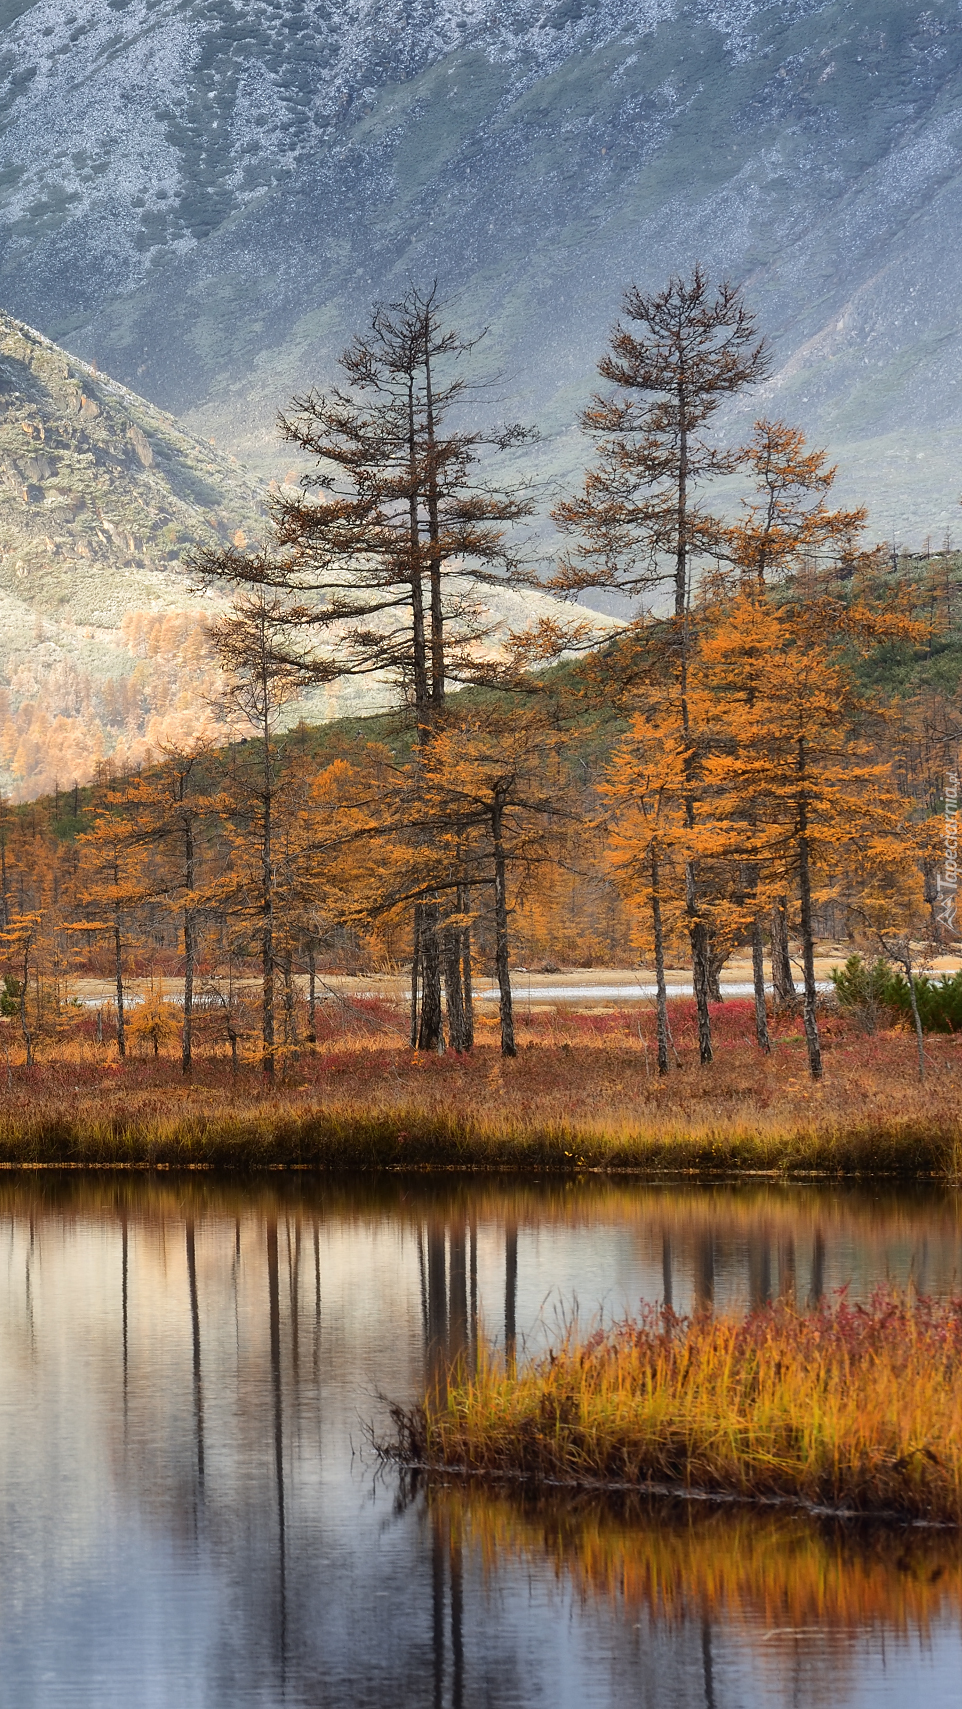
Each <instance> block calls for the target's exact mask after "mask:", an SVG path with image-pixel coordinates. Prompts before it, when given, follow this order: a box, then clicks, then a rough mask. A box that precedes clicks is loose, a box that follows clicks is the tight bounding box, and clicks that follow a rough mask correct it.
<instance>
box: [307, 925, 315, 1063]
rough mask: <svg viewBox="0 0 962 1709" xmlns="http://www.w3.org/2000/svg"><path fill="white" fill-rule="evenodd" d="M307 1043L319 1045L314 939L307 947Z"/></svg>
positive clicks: (310, 940)
mask: <svg viewBox="0 0 962 1709" xmlns="http://www.w3.org/2000/svg"><path fill="white" fill-rule="evenodd" d="M307 1042H308V1044H316V1043H317V962H316V960H315V956H314V940H313V938H311V939H309V940H308V945H307Z"/></svg>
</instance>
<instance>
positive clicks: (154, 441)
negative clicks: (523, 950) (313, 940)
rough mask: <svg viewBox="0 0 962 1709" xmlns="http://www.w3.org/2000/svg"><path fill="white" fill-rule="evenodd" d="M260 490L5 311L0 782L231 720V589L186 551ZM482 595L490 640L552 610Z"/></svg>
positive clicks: (545, 599) (348, 701)
mask: <svg viewBox="0 0 962 1709" xmlns="http://www.w3.org/2000/svg"><path fill="white" fill-rule="evenodd" d="M265 496H266V495H264V494H263V493H262V492H260V491H259V490H258V489H256V488H255V487H254V485H253V484H252V483H251V481H250V480H249V479H248V478H247V477H246V476H245V474H244V472H243V471H242V470H241V469H240V468H239V466H238V465H237V463H236V461H235V460H233V459H229V458H227V457H225V456H223V455H221V454H220V453H219V452H218V451H217V450H216V449H214V448H213V447H211V446H209V445H207V444H204V443H203V442H201V441H199V440H197V439H195V438H193V437H192V436H191V435H190V434H187V433H185V432H183V431H182V430H181V429H180V428H179V427H178V425H177V423H176V422H175V421H174V420H173V419H172V418H171V417H170V416H168V415H165V414H163V413H162V412H161V411H159V410H157V409H155V408H154V407H153V406H152V405H151V404H149V403H147V402H146V401H145V400H144V399H143V398H139V397H137V396H136V394H134V393H133V392H131V391H129V390H128V389H127V388H126V387H124V386H121V385H118V384H117V383H116V382H114V381H113V380H111V379H110V378H109V377H108V376H107V375H104V374H102V373H100V372H97V371H95V370H93V369H92V368H90V367H89V366H88V365H86V364H85V363H82V362H78V361H77V360H76V359H75V358H73V357H70V356H68V355H67V354H66V352H65V351H63V350H61V349H59V348H58V347H57V346H56V345H55V344H52V343H51V342H50V340H49V339H46V338H44V337H42V336H41V335H40V334H38V333H36V332H34V331H33V330H32V329H31V328H30V327H27V326H24V325H22V324H21V323H20V322H17V321H13V320H11V319H10V318H9V317H7V316H3V315H0V789H3V790H4V791H6V792H8V793H10V794H13V795H15V796H17V797H24V796H30V795H35V794H37V793H40V792H43V791H44V790H50V789H53V788H54V787H56V786H57V785H58V784H59V785H60V786H61V787H65V788H69V787H70V785H71V784H72V783H73V782H74V781H75V780H77V781H80V782H83V781H85V780H86V779H88V778H89V777H90V776H91V775H92V773H93V771H94V769H95V767H96V765H97V764H98V762H99V761H100V760H101V759H104V758H108V757H109V758H112V759H113V760H114V761H115V762H116V763H117V764H125V765H137V764H141V763H143V762H145V761H147V760H148V759H149V757H150V755H151V754H156V753H157V752H158V750H159V749H160V747H161V746H162V745H163V744H164V743H178V744H181V745H184V746H187V745H189V744H190V743H191V742H193V741H194V740H196V739H197V738H199V737H201V736H207V737H209V738H211V739H220V740H224V739H225V738H226V735H227V726H226V724H225V723H224V721H223V718H222V717H221V715H220V714H219V712H218V709H217V702H218V698H219V690H220V687H221V678H220V671H219V666H218V661H217V658H216V655H215V652H214V649H213V647H212V645H211V642H210V638H209V633H208V620H209V618H210V617H211V616H216V615H217V614H218V613H219V612H221V611H223V610H224V608H225V605H226V602H227V592H226V590H225V589H221V588H214V589H211V590H205V591H201V590H198V589H197V588H195V587H193V586H192V585H191V583H190V580H189V578H188V577H187V575H186V574H185V573H184V569H183V557H184V553H185V551H186V550H187V549H188V548H190V547H191V546H193V545H197V544H201V543H209V542H210V541H211V539H212V538H214V539H216V538H220V539H233V540H234V541H235V543H236V544H238V545H243V544H245V543H246V542H247V541H248V540H249V539H250V540H253V539H254V538H256V537H257V536H258V535H260V534H262V533H263V531H264V530H265V527H266V508H265V505H264V503H263V499H264V498H265ZM485 605H486V606H487V608H488V614H489V619H490V627H489V635H488V639H487V641H486V643H485V647H486V650H487V651H488V652H489V653H492V652H496V651H497V650H498V648H499V646H500V645H501V644H503V643H504V642H505V641H506V640H507V638H508V636H509V634H510V633H511V632H512V631H520V630H523V629H526V628H528V627H529V626H530V624H531V623H532V622H533V621H534V620H536V619H537V618H538V617H540V616H553V615H556V614H557V612H558V605H557V602H556V601H555V600H553V599H551V598H550V596H548V595H541V594H538V593H537V592H533V591H528V590H522V589H514V588H508V587H504V588H497V589H492V590H490V592H489V593H488V594H487V595H486V598H485ZM597 626H598V629H599V633H600V632H603V631H604V630H605V629H606V628H607V627H608V626H609V625H608V624H607V623H606V620H605V619H604V618H602V617H599V618H598V619H597ZM396 699H397V690H396V688H395V686H394V685H393V684H392V683H390V682H388V681H386V680H382V679H381V678H379V677H364V678H358V679H345V680H344V681H340V682H336V683H332V684H330V685H329V686H327V687H323V688H318V689H316V690H314V691H312V692H306V693H305V694H304V695H302V696H301V697H300V699H299V700H298V701H297V702H296V703H295V704H294V705H292V706H291V707H290V708H289V709H288V711H287V714H286V722H287V723H289V724H290V723H296V722H297V720H298V719H299V718H306V719H309V720H312V721H318V722H319V721H322V720H324V719H327V718H336V717H343V716H351V715H354V714H358V713H360V714H363V713H366V712H375V711H382V710H384V709H386V708H387V707H388V706H390V705H392V704H394V703H395V702H396Z"/></svg>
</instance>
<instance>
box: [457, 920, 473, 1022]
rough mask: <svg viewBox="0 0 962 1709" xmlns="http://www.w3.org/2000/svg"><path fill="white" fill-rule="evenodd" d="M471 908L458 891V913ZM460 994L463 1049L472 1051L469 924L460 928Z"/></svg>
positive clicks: (471, 986)
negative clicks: (462, 1008)
mask: <svg viewBox="0 0 962 1709" xmlns="http://www.w3.org/2000/svg"><path fill="white" fill-rule="evenodd" d="M470 906H471V895H470V892H469V891H468V890H466V889H461V888H459V889H458V913H459V914H466V913H467V912H468V909H469V908H470ZM461 993H462V996H463V999H464V1048H465V1050H473V1049H474V986H473V984H472V980H471V927H470V924H469V925H467V926H463V927H462V928H461Z"/></svg>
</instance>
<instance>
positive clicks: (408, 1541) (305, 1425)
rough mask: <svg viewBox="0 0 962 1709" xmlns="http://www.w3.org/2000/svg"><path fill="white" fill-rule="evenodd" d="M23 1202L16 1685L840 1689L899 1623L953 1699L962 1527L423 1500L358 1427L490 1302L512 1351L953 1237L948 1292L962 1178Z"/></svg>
mask: <svg viewBox="0 0 962 1709" xmlns="http://www.w3.org/2000/svg"><path fill="white" fill-rule="evenodd" d="M0 1215H2V1216H3V1217H4V1219H5V1222H6V1225H7V1238H6V1245H7V1254H8V1261H7V1265H6V1273H5V1277H4V1278H3V1279H2V1286H3V1288H4V1294H3V1303H2V1310H0V1359H2V1365H0V1369H2V1370H3V1372H4V1391H3V1393H4V1403H3V1406H2V1408H0V1498H2V1500H3V1503H4V1506H3V1509H2V1511H3V1514H4V1519H3V1522H2V1523H3V1541H4V1548H5V1560H6V1561H7V1563H8V1570H7V1572H6V1574H5V1575H4V1577H3V1579H2V1580H0V1666H2V1668H3V1677H4V1682H5V1691H6V1693H7V1695H8V1696H9V1698H10V1700H11V1701H14V1702H17V1703H20V1702H23V1703H25V1704H28V1703H43V1706H44V1709H48V1706H50V1709H59V1706H60V1704H61V1703H63V1704H64V1705H65V1706H66V1705H67V1704H68V1703H69V1704H71V1705H74V1704H77V1703H87V1702H89V1703H96V1704H97V1705H98V1709H102V1706H103V1709H114V1706H115V1705H116V1706H117V1709H120V1705H123V1706H124V1709H127V1706H128V1705H129V1703H130V1702H132V1701H136V1700H137V1698H138V1697H141V1696H142V1697H145V1698H146V1699H147V1700H149V1701H151V1702H157V1703H160V1704H164V1705H166V1704H167V1703H171V1704H173V1703H177V1704H178V1709H179V1705H180V1704H181V1703H185V1704H195V1703H196V1704H202V1705H204V1706H205V1709H207V1706H208V1705H209V1706H212V1709H221V1706H222V1705H223V1706H224V1709H227V1706H228V1705H230V1706H231V1709H233V1706H234V1705H242V1706H243V1705H247V1704H250V1705H252V1706H253V1705H254V1704H256V1705H257V1709H274V1705H280V1704H281V1703H282V1702H283V1703H285V1704H294V1705H302V1704H303V1705H305V1706H306V1705H328V1704H330V1705H338V1706H339V1709H340V1706H342V1705H344V1706H347V1709H353V1706H354V1705H368V1704H370V1705H375V1704H377V1705H379V1706H380V1705H385V1704H387V1705H390V1706H392V1709H393V1706H395V1705H396V1706H397V1709H407V1706H408V1705H412V1706H415V1705H416V1706H418V1709H420V1706H422V1705H428V1704H431V1705H434V1704H437V1705H439V1706H442V1709H474V1706H476V1705H478V1706H480V1705H481V1704H486V1705H492V1706H494V1709H514V1706H516V1705H517V1706H520V1705H528V1704H530V1703H533V1702H537V1701H542V1702H550V1703H552V1704H558V1705H559V1706H562V1709H567V1706H568V1705H572V1706H575V1705H576V1706H577V1709H592V1706H593V1705H595V1704H598V1705H609V1704H610V1705H621V1704H623V1703H624V1704H628V1703H630V1704H632V1705H633V1706H634V1705H637V1704H650V1705H652V1706H654V1705H658V1709H663V1706H664V1705H668V1706H669V1709H672V1706H676V1705H677V1706H678V1709H694V1706H696V1705H697V1706H698V1709H701V1706H702V1705H714V1706H715V1709H734V1705H735V1704H736V1703H738V1704H742V1705H745V1706H746V1709H749V1706H751V1709H754V1705H756V1704H758V1705H761V1704H767V1703H770V1702H775V1701H777V1702H782V1701H785V1702H788V1701H800V1702H805V1703H813V1704H817V1703H826V1704H828V1703H832V1704H844V1703H845V1702H846V1701H848V1699H849V1697H854V1694H855V1683H854V1682H855V1680H856V1677H857V1675H858V1672H859V1670H861V1672H862V1674H863V1675H864V1677H865V1680H866V1681H868V1682H869V1685H870V1681H871V1678H872V1677H874V1676H873V1675H872V1668H873V1667H874V1666H875V1665H876V1663H877V1662H878V1659H879V1657H880V1655H881V1646H882V1642H883V1639H884V1642H885V1644H886V1645H887V1646H888V1648H887V1655H886V1667H887V1668H888V1674H887V1678H889V1680H891V1679H892V1677H893V1672H892V1670H893V1667H894V1668H895V1670H896V1673H897V1669H898V1665H900V1664H899V1657H902V1658H903V1659H904V1665H905V1667H906V1668H909V1669H915V1670H916V1671H918V1669H919V1668H920V1667H921V1668H928V1669H929V1673H927V1674H926V1679H927V1681H928V1683H927V1687H926V1695H927V1703H933V1704H939V1703H940V1698H939V1695H938V1692H939V1689H941V1687H940V1683H939V1682H940V1680H941V1679H942V1675H941V1674H940V1673H939V1672H938V1668H939V1667H940V1666H941V1665H942V1663H941V1661H940V1657H942V1656H943V1654H944V1653H947V1646H954V1649H952V1657H953V1660H952V1674H951V1682H952V1691H953V1693H955V1695H956V1696H957V1690H956V1680H955V1675H956V1672H957V1669H956V1666H955V1663H956V1661H957V1654H958V1608H959V1598H960V1593H962V1582H960V1578H962V1568H960V1558H959V1557H960V1552H959V1548H958V1545H957V1543H956V1542H955V1541H949V1542H947V1541H946V1540H945V1539H940V1538H939V1537H937V1536H935V1537H933V1536H926V1535H925V1534H924V1533H912V1534H911V1537H909V1538H908V1540H907V1539H906V1538H905V1537H902V1538H899V1539H894V1540H893V1539H892V1538H887V1539H886V1538H881V1537H878V1536H875V1537H869V1538H855V1537H852V1536H851V1535H850V1534H849V1533H836V1532H829V1531H826V1530H824V1529H820V1528H819V1527H818V1526H817V1525H815V1524H814V1523H811V1522H804V1523H803V1522H802V1521H801V1520H799V1519H793V1518H791V1517H786V1516H784V1515H773V1514H771V1513H768V1514H763V1515H761V1516H759V1515H754V1514H749V1513H745V1512H740V1513H734V1512H731V1511H729V1512H704V1511H699V1512H696V1511H695V1510H694V1508H693V1507H688V1508H685V1509H684V1510H675V1509H671V1510H669V1509H667V1508H666V1507H664V1506H661V1507H659V1508H643V1507H640V1506H639V1507H637V1508H635V1509H627V1508H623V1509H618V1510H612V1509H611V1508H602V1507H600V1506H599V1505H597V1504H595V1505H592V1504H590V1503H589V1504H585V1503H583V1502H580V1501H579V1502H575V1503H572V1502H571V1501H562V1500H560V1499H556V1500H554V1501H553V1502H552V1501H547V1502H541V1503H536V1502H534V1501H533V1500H531V1499H530V1498H527V1497H526V1498H523V1499H522V1498H518V1497H515V1498H513V1499H508V1497H507V1496H506V1495H504V1494H503V1493H502V1494H497V1493H496V1494H491V1493H488V1494H485V1493H484V1492H482V1491H481V1490H480V1489H477V1488H473V1487H472V1488H468V1489H458V1488H448V1489H434V1488H432V1489H431V1490H430V1492H425V1491H424V1489H423V1488H422V1489H416V1488H415V1489H412V1488H410V1487H408V1488H406V1489H402V1490H401V1491H400V1492H398V1491H396V1489H395V1486H394V1484H393V1482H391V1481H390V1480H388V1481H386V1482H385V1481H384V1480H379V1478H378V1476H377V1475H376V1474H375V1471H374V1468H373V1465H372V1461H371V1457H370V1455H369V1453H366V1451H365V1423H366V1421H368V1420H371V1419H373V1418H375V1417H377V1416H379V1408H380V1405H381V1403H380V1402H379V1400H378V1394H379V1393H380V1394H382V1395H388V1396H390V1397H392V1398H397V1399H400V1400H402V1401H406V1400H408V1399H409V1398H410V1397H412V1396H414V1395H415V1394H417V1393H419V1392H423V1391H424V1389H425V1388H427V1389H428V1390H430V1388H431V1386H432V1384H433V1385H436V1386H440V1385H442V1384H443V1382H444V1380H445V1375H446V1372H447V1371H448V1370H449V1368H450V1366H451V1364H452V1363H455V1362H458V1361H471V1360H473V1359H474V1358H475V1356H476V1352H477V1346H478V1337H479V1328H481V1327H483V1326H484V1323H485V1316H484V1314H485V1307H487V1309H488V1312H489V1313H490V1316H489V1318H488V1320H487V1322H488V1327H489V1328H490V1329H491V1330H492V1331H493V1332H494V1333H495V1334H496V1335H497V1337H498V1339H499V1340H501V1339H502V1337H503V1346H504V1348H505V1351H506V1353H507V1356H508V1357H509V1358H511V1357H515V1356H517V1357H521V1356H522V1355H523V1350H524V1348H525V1346H526V1345H537V1342H538V1336H539V1334H540V1333H542V1332H541V1331H539V1329H538V1327H537V1322H538V1318H539V1313H540V1312H541V1309H542V1305H543V1302H544V1301H545V1300H546V1299H547V1300H548V1301H549V1307H548V1320H549V1323H550V1317H551V1301H552V1300H560V1301H562V1302H567V1301H570V1300H571V1299H572V1298H573V1297H574V1296H575V1295H577V1297H578V1298H579V1300H580V1301H581V1306H582V1311H586V1310H587V1311H593V1310H594V1309H595V1307H596V1305H597V1304H599V1303H601V1302H604V1303H605V1305H606V1308H607V1309H608V1311H609V1312H611V1311H614V1310H615V1309H616V1308H618V1307H619V1305H620V1304H621V1303H622V1302H624V1304H631V1303H633V1302H635V1301H637V1300H638V1298H639V1297H640V1296H644V1297H646V1298H649V1299H661V1298H665V1299H667V1300H668V1301H669V1302H670V1303H672V1304H674V1306H675V1308H676V1309H677V1310H679V1311H684V1310H688V1309H690V1308H691V1306H692V1305H693V1304H695V1303H700V1304H701V1305H702V1306H703V1307H704V1308H705V1309H707V1308H708V1307H709V1306H710V1305H711V1304H712V1302H714V1304H715V1306H716V1307H721V1306H724V1307H725V1308H728V1307H729V1306H730V1305H731V1303H732V1302H733V1301H734V1302H736V1303H738V1302H741V1304H743V1305H744V1306H746V1307H747V1306H748V1305H749V1304H750V1303H751V1302H752V1301H753V1300H757V1299H761V1298H767V1297H769V1296H770V1295H774V1294H775V1293H776V1292H781V1293H783V1294H785V1295H787V1296H789V1297H797V1298H798V1299H800V1300H804V1299H806V1298H808V1299H811V1300H815V1299H817V1298H819V1297H820V1296H821V1295H822V1294H823V1293H825V1292H828V1291H830V1290H831V1288H832V1287H834V1286H837V1285H839V1283H840V1282H842V1281H844V1280H846V1279H847V1278H849V1277H851V1278H852V1279H853V1282H854V1285H855V1286H856V1287H857V1288H860V1289H868V1288H870V1287H871V1285H872V1284H873V1283H874V1281H875V1280H877V1279H879V1278H880V1277H884V1276H886V1275H891V1276H893V1278H895V1279H896V1280H899V1279H904V1278H905V1277H907V1276H908V1275H910V1274H911V1273H912V1271H913V1266H918V1265H919V1264H920V1263H921V1261H922V1258H923V1256H924V1260H925V1264H926V1274H927V1277H928V1281H929V1285H930V1286H931V1287H933V1288H936V1289H939V1288H947V1287H949V1286H951V1285H952V1284H953V1282H954V1281H955V1279H956V1278H957V1277H958V1276H959V1274H960V1273H962V1264H960V1258H962V1247H960V1240H959V1218H958V1203H957V1200H956V1199H954V1198H953V1197H952V1195H951V1194H947V1193H933V1194H923V1193H916V1194H912V1193H905V1192H902V1193H900V1194H898V1195H893V1196H892V1197H890V1198H886V1197H884V1196H882V1195H878V1194H873V1195H866V1196H861V1195H859V1194H858V1193H852V1194H847V1195H843V1194H839V1193H834V1194H827V1193H824V1192H811V1191H804V1190H800V1189H773V1188H771V1187H768V1186H763V1187H753V1188H751V1189H749V1190H742V1191H736V1190H730V1189H726V1188H721V1187H717V1186H716V1187H712V1188H708V1189H701V1188H686V1189H684V1190H679V1189H674V1188H658V1189H655V1188H652V1187H650V1186H644V1185H640V1184H632V1183H627V1184H626V1183H613V1182H604V1181H584V1182H581V1181H577V1182H568V1183H564V1182H551V1181H545V1182H542V1183H536V1184H531V1183H524V1182H521V1181H517V1180H511V1181H507V1182H503V1183H499V1182H494V1181H490V1180H482V1181H480V1182H479V1181H477V1180H470V1181H458V1180H452V1179H446V1180H444V1181H436V1180H432V1179H430V1178H429V1179H426V1180H425V1179H417V1180H407V1181H404V1180H399V1179H396V1178H395V1179H389V1180H371V1181H366V1182H361V1183H357V1184H350V1183H340V1184H338V1183H332V1182H325V1181H319V1180H311V1179H309V1178H306V1177H303V1176H289V1177H280V1178H279V1177H276V1176H272V1177H268V1178H266V1179H263V1180H260V1181H253V1182H247V1183H242V1184H236V1183H230V1182H218V1181H216V1180H214V1179H211V1178H209V1177H204V1176H198V1175H196V1174H195V1175H190V1176H186V1177H182V1178H179V1179H178V1178H176V1177H174V1176H173V1175H167V1176H165V1175H153V1176H148V1177H144V1178H135V1177H124V1176H118V1175H116V1174H112V1175H110V1176H107V1177H101V1178H97V1177H90V1176H77V1175H72V1176H69V1177H58V1176H56V1175H53V1174H49V1173H48V1174H45V1175H43V1176H41V1177H30V1178H16V1177H14V1176H12V1175H7V1176H5V1177H4V1178H3V1179H2V1180H0ZM816 1635H817V1636H816ZM879 1665H881V1664H880V1663H879ZM932 1669H935V1672H932ZM58 1681H60V1682H61V1684H58V1683H57V1682H58ZM869 1685H866V1686H865V1689H866V1690H868V1689H869ZM946 1701H953V1702H954V1701H955V1696H953V1697H952V1698H946Z"/></svg>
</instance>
